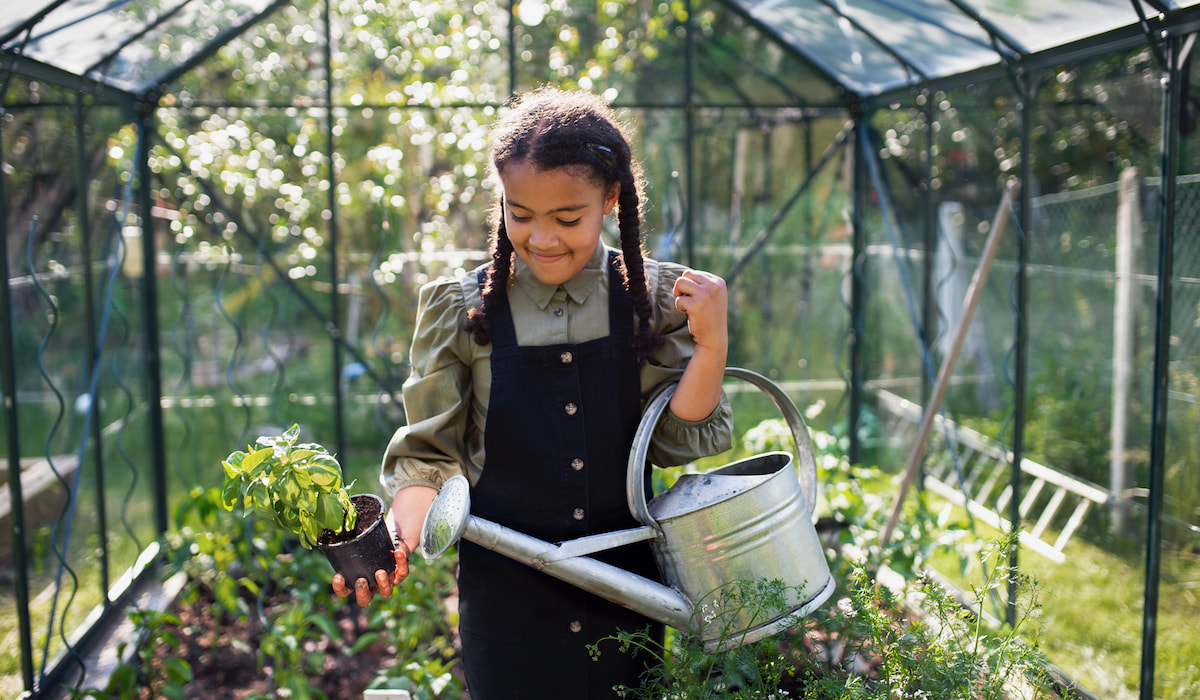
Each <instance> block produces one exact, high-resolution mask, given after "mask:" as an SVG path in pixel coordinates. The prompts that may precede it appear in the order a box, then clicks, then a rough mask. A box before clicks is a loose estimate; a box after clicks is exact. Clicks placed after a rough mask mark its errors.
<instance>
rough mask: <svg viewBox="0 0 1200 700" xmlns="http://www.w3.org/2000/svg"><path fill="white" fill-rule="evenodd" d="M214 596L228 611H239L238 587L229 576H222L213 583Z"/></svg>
mask: <svg viewBox="0 0 1200 700" xmlns="http://www.w3.org/2000/svg"><path fill="white" fill-rule="evenodd" d="M212 589H213V596H214V597H215V598H216V599H217V602H218V603H220V604H221V606H222V607H224V608H225V609H226V610H237V609H238V585H237V582H236V581H235V580H234V579H233V578H232V577H229V576H220V577H218V578H217V580H216V581H215V582H214V583H213V587H212Z"/></svg>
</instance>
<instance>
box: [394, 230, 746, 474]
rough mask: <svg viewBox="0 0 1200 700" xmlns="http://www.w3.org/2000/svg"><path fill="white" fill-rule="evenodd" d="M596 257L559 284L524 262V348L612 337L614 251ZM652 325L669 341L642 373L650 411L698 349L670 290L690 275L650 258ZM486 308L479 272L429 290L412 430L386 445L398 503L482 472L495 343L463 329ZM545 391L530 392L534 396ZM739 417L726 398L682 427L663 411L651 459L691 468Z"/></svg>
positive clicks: (422, 298) (519, 309)
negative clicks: (657, 393)
mask: <svg viewBox="0 0 1200 700" xmlns="http://www.w3.org/2000/svg"><path fill="white" fill-rule="evenodd" d="M609 250H610V249H609V248H608V247H607V246H606V245H603V244H602V245H598V246H596V252H595V253H594V254H593V255H592V258H591V260H589V261H588V264H587V266H586V267H585V268H584V270H582V271H581V272H580V273H579V274H577V275H575V276H574V277H573V278H571V279H570V280H568V281H567V282H565V283H564V284H561V285H559V286H557V287H555V286H550V285H546V284H543V283H542V282H540V281H538V279H537V278H536V277H535V276H534V275H533V274H531V273H530V272H529V271H528V269H526V268H525V267H524V265H523V264H521V263H520V262H519V261H518V265H517V267H516V270H515V272H514V274H513V275H512V278H511V279H510V280H509V283H508V299H509V306H510V307H511V309H512V315H513V323H514V325H515V327H516V333H517V342H518V344H520V345H551V344H557V343H584V342H587V341H589V340H594V339H596V338H599V337H603V336H606V335H608V332H609V326H608V303H607V299H608V287H609V277H608V267H607V259H608V251H609ZM645 269H646V279H647V281H648V283H649V286H650V290H651V300H652V304H653V307H654V310H653V314H652V323H653V324H654V327H655V329H656V330H658V331H659V332H660V333H662V334H663V335H664V336H665V338H666V343H665V344H664V345H663V347H662V348H660V349H659V350H657V351H655V352H654V353H653V355H652V356H651V357H650V358H648V361H647V362H645V363H643V364H642V366H641V370H640V371H641V386H642V400H643V407H644V405H645V402H646V400H647V399H648V397H649V396H651V395H652V394H653V393H654V390H655V389H656V388H657V387H658V386H660V385H661V384H662V383H664V382H666V381H669V380H673V379H675V380H677V379H678V377H679V375H681V374H682V373H683V368H684V367H685V366H686V365H687V362H688V360H689V359H690V358H691V356H692V352H693V349H694V348H695V344H694V343H693V342H692V338H691V335H690V334H689V333H688V328H687V318H686V317H685V316H684V315H683V314H682V313H680V312H679V311H677V310H676V309H675V298H674V295H673V293H672V290H673V288H674V285H675V280H676V279H678V278H679V277H680V275H682V274H683V273H684V272H685V271H686V270H687V268H685V267H683V266H681V265H677V264H674V263H659V262H656V261H653V260H649V259H647V260H646V262H645ZM480 304H481V293H480V287H479V282H478V276H477V274H476V272H470V273H467V274H465V275H463V276H462V277H460V278H458V279H449V278H446V279H439V280H435V281H432V282H429V283H428V284H426V285H424V286H423V287H422V288H421V290H420V293H419V295H418V300H417V324H416V330H415V331H414V335H413V343H412V352H411V355H410V360H411V362H410V364H411V374H410V375H409V377H408V379H407V380H406V381H405V382H404V387H403V393H404V410H405V414H406V416H407V419H408V425H406V426H404V427H402V428H400V429H399V430H397V431H396V433H395V434H394V435H393V436H392V439H391V441H390V442H389V443H388V446H387V451H386V452H385V453H384V457H383V467H382V473H381V475H380V481H381V483H382V484H383V488H384V490H385V492H386V493H387V494H388V495H389V496H392V495H394V494H395V493H396V491H399V490H400V489H402V488H405V487H407V486H417V485H421V486H430V487H433V488H438V487H440V486H441V484H442V483H443V482H444V481H445V480H446V479H448V478H449V477H451V476H453V475H455V474H464V475H466V477H467V478H468V479H469V480H470V481H471V483H472V484H474V483H475V482H476V481H477V480H478V479H479V476H480V474H481V473H482V471H483V467H484V446H483V435H484V429H485V427H486V425H487V411H488V399H489V396H490V393H491V384H492V371H491V350H492V348H491V345H487V346H480V345H478V344H476V343H475V341H474V340H473V339H472V338H471V336H470V335H469V334H468V333H465V332H463V330H462V327H463V324H464V323H465V322H466V320H467V312H468V311H469V310H470V309H472V308H478V307H479V306H480ZM537 390H538V387H530V391H537ZM732 432H733V413H732V411H731V410H730V407H729V403H728V401H727V400H726V399H725V397H724V396H723V397H722V400H721V403H720V404H719V405H718V406H717V408H716V409H714V410H713V412H712V414H710V415H709V417H708V418H706V419H704V420H701V421H695V422H691V421H684V420H681V419H679V418H677V417H676V416H674V415H673V414H672V413H671V412H670V410H669V409H668V410H667V411H665V412H664V413H663V415H662V417H661V418H660V420H659V421H658V425H657V426H656V427H655V432H654V436H653V438H652V440H651V444H650V450H649V458H650V461H651V462H652V463H654V464H657V465H659V466H672V465H676V464H684V463H686V462H688V461H691V460H693V459H696V458H697V457H701V456H705V455H712V454H717V453H720V452H723V451H725V450H727V449H729V448H730V446H731V445H732Z"/></svg>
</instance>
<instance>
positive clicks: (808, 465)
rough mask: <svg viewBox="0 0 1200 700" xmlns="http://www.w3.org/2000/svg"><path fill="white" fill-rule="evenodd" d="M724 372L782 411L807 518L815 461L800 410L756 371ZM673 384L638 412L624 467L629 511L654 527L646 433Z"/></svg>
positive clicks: (663, 407) (813, 494)
mask: <svg viewBox="0 0 1200 700" xmlns="http://www.w3.org/2000/svg"><path fill="white" fill-rule="evenodd" d="M725 376H726V377H733V378H735V379H743V380H745V381H747V382H750V383H751V384H753V385H755V386H757V387H758V388H759V389H762V391H763V392H764V393H765V394H766V395H767V396H768V397H770V399H771V401H772V402H773V403H774V404H775V407H776V408H778V409H779V412H780V413H782V414H783V419H784V421H785V422H787V425H788V428H789V429H791V431H792V439H793V440H795V441H796V469H797V471H798V473H799V477H800V490H801V492H802V493H803V494H804V509H805V513H804V517H806V518H811V517H812V514H813V509H814V508H815V507H816V503H817V461H816V456H815V455H814V453H813V448H812V441H811V440H810V439H809V437H808V426H807V425H805V423H804V417H803V416H801V415H800V410H799V409H797V408H796V404H794V403H792V400H791V399H790V398H788V395H787V394H786V393H784V391H783V389H782V388H780V387H779V385H778V384H776V383H775V382H772V381H771V380H770V379H767V378H766V377H764V376H762V375H761V374H758V373H757V372H752V371H750V370H748V369H742V368H741V367H726V368H725ZM676 384H677V382H670V383H668V384H666V385H664V386H663V387H662V388H661V389H659V390H658V392H657V393H656V394H654V396H652V397H651V399H650V403H648V404H647V405H646V410H645V411H643V412H642V421H641V423H639V424H638V429H637V433H635V434H634V437H633V447H632V449H631V450H630V452H629V468H628V469H627V470H626V481H625V495H626V498H627V500H628V501H629V512H630V513H631V514H632V515H633V517H634V519H636V520H637V521H638V522H639V523H641V524H643V525H649V526H651V527H655V528H657V527H658V522H657V521H655V520H654V517H653V516H652V515H650V509H649V507H648V506H647V505H646V490H645V483H646V482H645V475H646V452H647V450H648V449H649V448H650V436H651V435H652V434H653V433H654V427H655V426H656V425H658V419H659V417H660V416H662V413H663V411H665V410H666V408H667V405H668V404H669V403H670V401H671V397H672V396H674V395H675V386H676Z"/></svg>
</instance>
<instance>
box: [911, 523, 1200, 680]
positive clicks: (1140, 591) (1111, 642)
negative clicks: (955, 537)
mask: <svg viewBox="0 0 1200 700" xmlns="http://www.w3.org/2000/svg"><path fill="white" fill-rule="evenodd" d="M955 511H956V512H957V513H958V514H959V515H961V509H957V508H956V509H955ZM976 531H977V532H978V533H979V535H980V537H982V538H987V537H991V536H994V535H995V533H996V531H995V530H994V529H992V528H990V527H988V526H986V525H983V524H980V523H977V524H976ZM961 554H962V552H961V551H947V550H942V551H940V552H938V553H936V554H935V555H934V556H933V557H932V558H931V560H930V564H931V565H932V567H933V568H935V569H936V570H937V571H938V572H939V573H941V574H943V575H944V576H946V577H947V578H948V579H949V580H950V582H951V583H952V584H954V585H955V586H957V587H959V588H961V589H964V590H969V589H970V586H971V585H972V584H977V582H978V581H980V580H981V578H982V574H981V572H980V570H979V567H978V565H977V564H976V565H973V566H971V567H970V568H969V569H968V570H967V571H966V572H963V571H961V570H960V564H959V562H960V558H961ZM1064 554H1065V555H1066V560H1065V561H1064V562H1063V563H1061V564H1059V563H1055V562H1054V561H1052V560H1050V559H1048V558H1047V557H1045V556H1043V555H1041V554H1038V553H1037V552H1035V551H1033V550H1031V549H1029V548H1027V547H1023V548H1022V549H1021V553H1020V555H1019V561H1020V567H1021V571H1022V572H1023V573H1025V574H1027V575H1028V576H1030V577H1031V578H1032V579H1033V580H1034V581H1036V582H1037V587H1038V590H1039V592H1040V602H1041V604H1042V615H1041V618H1040V620H1038V623H1037V624H1038V626H1039V628H1040V637H1041V639H1042V643H1043V649H1044V651H1045V652H1046V655H1047V657H1048V658H1049V659H1050V661H1051V662H1053V663H1054V664H1055V665H1057V666H1058V667H1059V668H1061V669H1062V670H1063V671H1065V672H1066V673H1067V674H1069V675H1070V676H1071V677H1072V678H1074V679H1075V680H1077V681H1078V682H1079V683H1080V684H1081V685H1082V686H1083V687H1084V688H1086V689H1087V690H1089V691H1090V692H1092V693H1095V694H1096V695H1098V696H1099V697H1102V698H1107V699H1111V700H1130V699H1133V698H1137V697H1138V687H1139V685H1140V678H1139V674H1140V669H1141V665H1142V611H1143V601H1144V589H1145V580H1144V559H1143V558H1142V556H1141V555H1140V554H1138V555H1133V556H1130V555H1123V554H1118V553H1114V552H1112V551H1109V550H1108V549H1105V548H1104V547H1101V546H1096V545H1093V544H1090V543H1088V542H1086V541H1084V540H1082V539H1080V538H1078V537H1076V538H1074V539H1072V540H1071V541H1070V542H1069V543H1068V544H1067V546H1066V548H1065V549H1064ZM1164 559H1165V562H1166V563H1165V564H1164V575H1163V577H1162V579H1161V587H1160V592H1159V596H1160V598H1159V610H1158V636H1157V642H1156V643H1157V653H1156V654H1155V681H1156V682H1155V686H1156V688H1155V693H1154V697H1156V698H1164V699H1173V698H1177V699H1179V700H1183V699H1185V698H1187V699H1190V698H1195V697H1197V695H1198V694H1200V662H1198V661H1197V660H1200V637H1197V636H1196V634H1195V633H1194V631H1193V630H1191V629H1189V628H1190V627H1191V625H1193V624H1194V622H1195V620H1198V619H1200V600H1198V599H1197V598H1198V597H1197V593H1196V590H1197V582H1200V562H1197V560H1196V558H1195V556H1194V555H1187V554H1181V553H1178V552H1164ZM988 612H990V613H992V614H1001V615H1002V614H1003V613H1002V611H996V610H991V611H988Z"/></svg>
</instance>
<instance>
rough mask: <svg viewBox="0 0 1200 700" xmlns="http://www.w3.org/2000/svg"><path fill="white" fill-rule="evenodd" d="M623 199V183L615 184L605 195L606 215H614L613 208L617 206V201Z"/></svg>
mask: <svg viewBox="0 0 1200 700" xmlns="http://www.w3.org/2000/svg"><path fill="white" fill-rule="evenodd" d="M620 198H621V183H619V182H617V183H614V184H613V186H612V187H610V188H609V190H608V193H607V194H605V195H604V214H605V215H608V214H611V213H612V210H613V207H615V206H616V205H617V200H618V199H620Z"/></svg>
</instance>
